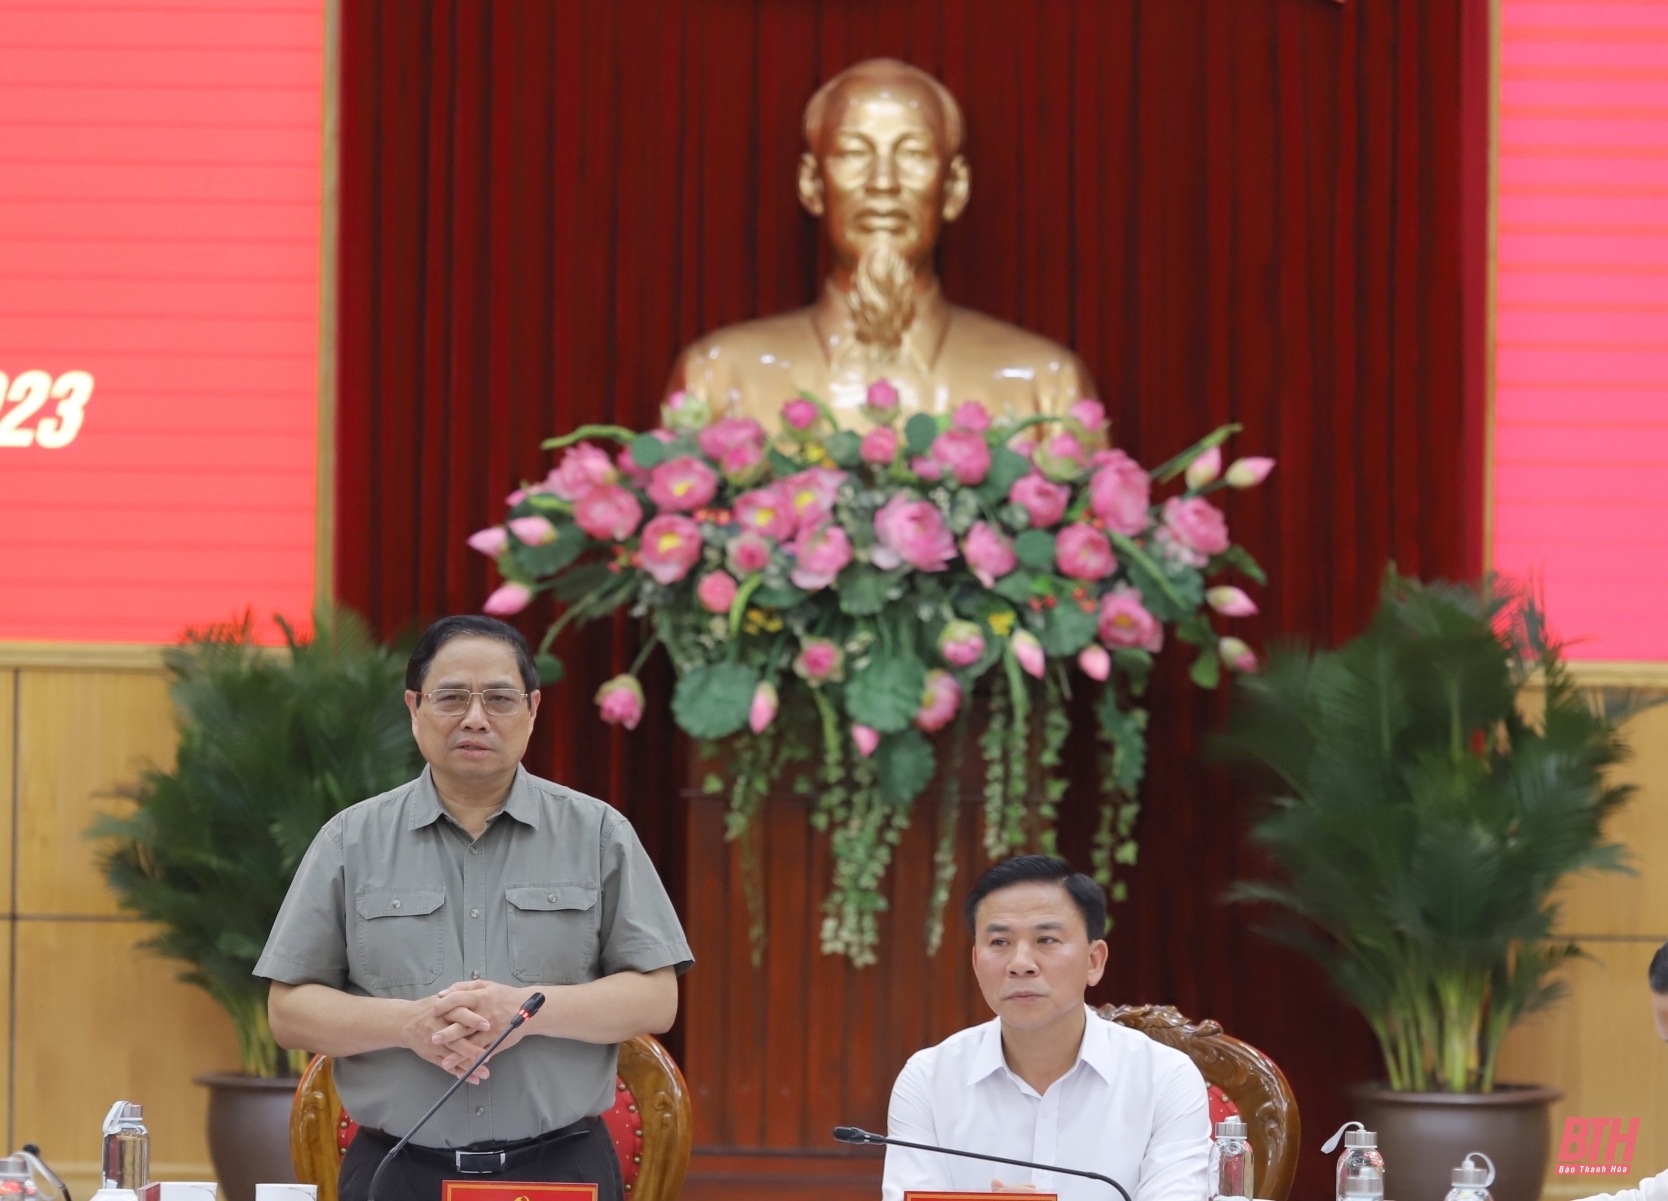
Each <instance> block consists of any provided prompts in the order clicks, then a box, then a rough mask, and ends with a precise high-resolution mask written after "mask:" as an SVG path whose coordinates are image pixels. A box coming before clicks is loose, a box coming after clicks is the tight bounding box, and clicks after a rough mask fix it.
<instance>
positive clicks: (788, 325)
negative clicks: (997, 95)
mask: <svg viewBox="0 0 1668 1201" xmlns="http://www.w3.org/2000/svg"><path fill="white" fill-rule="evenodd" d="M961 140H962V116H961V107H960V106H959V105H958V104H957V103H956V99H955V97H954V96H952V95H951V94H950V92H949V89H947V88H946V87H945V86H944V85H943V84H941V83H939V82H938V80H936V79H934V78H933V77H932V76H931V75H928V74H927V73H926V72H925V71H922V70H920V69H919V68H917V67H912V66H910V65H909V64H907V63H902V62H898V61H897V60H895V59H889V58H872V59H868V60H867V61H865V62H860V63H857V64H856V65H854V66H851V67H848V68H846V69H845V70H844V71H842V72H840V74H838V75H836V76H835V77H834V78H833V79H830V80H829V81H828V82H827V83H825V84H824V85H823V86H822V87H821V88H819V89H818V90H817V93H816V95H814V96H812V97H811V101H810V103H809V104H807V105H806V106H805V142H806V145H807V147H808V149H807V150H806V152H805V153H804V155H802V156H801V158H800V161H799V202H800V203H801V204H803V205H804V206H805V210H806V211H807V212H808V213H810V214H811V215H812V216H813V217H816V218H817V220H818V223H819V224H820V225H821V227H822V232H823V236H824V237H826V238H827V239H828V245H829V249H830V250H831V251H832V258H833V263H834V270H833V274H832V275H831V276H830V277H829V279H828V280H827V281H826V283H825V284H824V286H823V291H822V296H821V298H820V299H819V300H818V301H817V303H816V304H814V305H812V306H811V307H810V308H804V309H794V310H793V311H791V312H787V313H780V314H778V315H776V316H774V317H764V318H760V319H759V320H756V321H744V322H742V323H741V324H739V325H732V326H728V327H726V328H724V329H721V330H718V331H716V332H715V333H711V334H708V335H707V336H706V337H704V338H701V339H700V340H698V341H697V342H695V343H694V344H693V345H692V346H690V347H689V348H688V349H686V350H685V351H684V352H683V354H682V355H680V356H679V359H678V362H677V365H676V366H675V367H674V368H673V371H672V381H671V384H670V386H669V387H668V391H669V392H672V391H677V390H679V389H682V390H686V391H689V392H692V393H694V394H696V395H698V396H701V397H704V398H705V399H706V400H707V401H708V402H709V403H710V404H711V406H712V408H713V411H714V413H715V415H720V416H723V415H731V416H748V417H754V418H756V419H758V420H760V421H761V422H763V423H764V424H765V426H766V428H768V429H775V428H776V422H777V419H778V415H779V413H780V411H781V407H782V405H783V403H784V402H786V401H788V400H792V399H793V398H794V396H795V395H796V394H797V393H798V392H799V391H800V390H801V389H803V390H805V391H807V392H811V393H814V394H815V395H817V396H818V397H820V398H821V399H823V400H824V401H826V402H828V403H829V404H830V405H831V406H833V407H834V408H835V409H836V410H844V411H849V410H853V409H856V408H857V407H858V406H859V405H861V404H862V403H863V399H864V397H865V395H866V394H867V391H868V387H869V385H870V384H872V383H874V382H875V381H877V380H880V379H885V380H887V381H889V382H890V383H891V384H892V385H893V386H894V387H895V388H897V390H898V393H899V401H900V404H901V407H902V408H903V409H904V410H905V411H906V412H913V411H925V412H928V413H945V412H949V411H950V410H952V409H954V408H955V406H956V405H958V404H960V403H961V402H963V401H966V400H977V401H979V402H981V403H982V404H983V405H985V407H986V408H988V409H990V410H991V411H992V412H994V413H1002V412H1007V411H1012V412H1013V413H1014V414H1016V415H1020V416H1023V415H1027V414H1031V413H1063V412H1064V411H1065V410H1066V409H1067V408H1068V407H1070V405H1071V403H1072V402H1073V401H1075V400H1078V399H1080V398H1082V397H1083V396H1086V395H1093V383H1092V381H1091V380H1090V379H1089V373H1088V372H1087V371H1086V370H1085V369H1084V367H1083V364H1082V362H1081V361H1080V360H1079V359H1078V357H1077V356H1076V355H1075V354H1073V353H1072V352H1071V351H1069V350H1067V349H1066V348H1065V347H1063V346H1060V345H1058V344H1057V343H1054V342H1051V341H1049V340H1048V339H1047V338H1044V337H1041V336H1039V335H1037V334H1033V333H1030V332H1028V331H1026V330H1023V329H1020V328H1019V327H1018V326H1014V325H1009V324H1008V323H1007V322H1005V321H998V320H997V319H996V318H994V317H988V316H986V315H985V314H983V313H976V312H974V311H973V310H971V309H964V308H958V307H957V306H955V305H952V304H950V303H949V302H948V301H946V300H945V299H944V295H943V293H942V292H941V291H940V290H939V286H938V276H937V274H936V273H935V272H934V271H933V259H932V256H933V248H934V247H935V246H936V245H937V243H938V236H939V234H940V232H941V231H942V230H943V228H944V225H945V224H946V223H948V222H950V221H954V220H955V219H956V218H957V217H958V216H960V215H961V211H962V210H963V209H964V208H966V207H967V199H968V192H969V184H970V178H969V172H968V167H967V160H966V159H965V158H963V157H962V155H961Z"/></svg>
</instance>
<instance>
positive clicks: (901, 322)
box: [846, 238, 915, 359]
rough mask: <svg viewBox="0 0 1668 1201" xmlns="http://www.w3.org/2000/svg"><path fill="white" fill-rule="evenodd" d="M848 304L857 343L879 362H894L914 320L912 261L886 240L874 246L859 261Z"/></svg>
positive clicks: (847, 300)
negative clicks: (905, 332) (855, 328)
mask: <svg viewBox="0 0 1668 1201" xmlns="http://www.w3.org/2000/svg"><path fill="white" fill-rule="evenodd" d="M846 303H847V304H849V305H850V306H851V319H852V323H853V324H854V325H855V326H856V327H857V341H858V342H859V343H861V344H862V345H864V346H866V347H868V348H869V350H870V352H871V353H873V354H875V355H876V357H877V358H881V359H889V358H891V357H892V356H893V355H895V354H896V353H897V351H898V347H899V346H900V345H902V343H903V336H904V331H905V330H907V329H908V328H909V323H910V322H911V321H913V320H915V271H914V269H913V268H911V267H910V265H909V260H908V259H906V258H904V256H903V255H901V254H899V253H898V252H897V249H896V248H895V247H894V246H893V245H892V243H891V242H890V241H888V240H887V239H884V238H882V239H880V240H879V241H877V242H876V243H874V245H872V246H870V247H869V248H868V249H867V250H865V251H864V252H863V254H862V257H860V258H859V259H858V260H857V270H856V271H855V272H853V274H852V287H851V291H850V293H848V294H847V296H846Z"/></svg>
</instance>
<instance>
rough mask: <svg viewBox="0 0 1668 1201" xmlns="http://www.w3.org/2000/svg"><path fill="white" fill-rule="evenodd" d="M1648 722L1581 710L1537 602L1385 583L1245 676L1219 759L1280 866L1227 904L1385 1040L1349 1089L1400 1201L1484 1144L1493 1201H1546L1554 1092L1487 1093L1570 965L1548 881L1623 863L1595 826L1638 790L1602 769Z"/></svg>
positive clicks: (1618, 711) (1607, 700) (1599, 704)
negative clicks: (1329, 642)
mask: <svg viewBox="0 0 1668 1201" xmlns="http://www.w3.org/2000/svg"><path fill="white" fill-rule="evenodd" d="M1531 693H1532V694H1533V695H1526V694H1531ZM1637 707H1638V704H1637V702H1636V701H1635V700H1634V698H1633V697H1631V696H1629V695H1625V694H1619V693H1614V692H1612V693H1607V694H1600V695H1596V696H1588V695H1583V693H1582V692H1581V691H1580V690H1579V689H1578V688H1577V687H1576V686H1575V684H1574V682H1573V681H1572V679H1571V677H1570V674H1569V671H1568V669H1567V668H1566V667H1565V666H1564V663H1563V661H1562V657H1561V654H1560V647H1559V645H1558V644H1557V643H1556V642H1554V641H1553V640H1552V639H1551V638H1549V637H1548V635H1547V632H1546V627H1545V625H1544V622H1543V620H1542V615H1541V612H1540V610H1539V608H1538V607H1537V606H1536V605H1535V604H1534V603H1533V602H1532V598H1528V597H1526V596H1512V595H1510V594H1508V593H1507V592H1504V591H1496V590H1494V589H1493V588H1492V587H1491V586H1489V585H1484V586H1481V587H1468V586H1461V585H1451V584H1432V585H1425V584H1420V583H1418V582H1417V581H1414V580H1410V579H1406V578H1403V577H1400V576H1398V575H1397V574H1396V573H1395V572H1394V570H1393V569H1392V571H1391V573H1390V574H1389V576H1388V577H1387V579H1386V582H1385V587H1384V594H1383V598H1382V602H1381V605H1380V608H1379V611H1378V614H1377V616H1376V618H1375V619H1374V621H1373V623H1372V625H1371V627H1370V628H1369V629H1368V630H1367V631H1366V632H1365V633H1363V634H1362V635H1361V636H1360V637H1358V638H1356V639H1354V640H1353V641H1352V642H1349V643H1348V644H1346V645H1345V646H1343V647H1341V648H1340V649H1338V650H1335V651H1318V650H1313V649H1307V648H1303V647H1296V648H1289V649H1286V650H1284V651H1279V652H1276V653H1275V654H1273V655H1272V656H1271V657H1270V660H1269V663H1268V666H1267V670H1266V671H1265V672H1264V673H1263V674H1262V675H1260V676H1256V677H1247V678H1244V679H1242V680H1241V682H1240V685H1239V695H1238V697H1237V703H1236V705H1235V712H1234V720H1233V722H1232V725H1231V731H1230V733H1229V735H1228V736H1227V738H1226V746H1227V749H1228V751H1229V753H1230V754H1231V755H1233V756H1235V757H1238V758H1240V759H1242V760H1246V761H1250V762H1253V763H1255V764H1259V765H1261V767H1263V768H1265V769H1267V770H1268V771H1269V772H1271V773H1272V775H1273V777H1275V779H1276V780H1277V787H1276V791H1275V795H1274V797H1273V801H1272V804H1270V805H1269V806H1268V807H1267V808H1266V809H1265V810H1264V811H1263V812H1262V813H1261V814H1260V815H1259V816H1258V817H1257V818H1256V819H1255V820H1254V822H1253V824H1252V828H1251V837H1252V839H1253V841H1254V842H1255V843H1257V844H1258V845H1259V846H1260V847H1261V848H1262V849H1263V851H1265V852H1266V854H1267V857H1268V859H1269V861H1270V862H1271V864H1272V866H1273V868H1274V869H1275V874H1274V876H1273V877H1272V878H1269V879H1263V880H1255V881H1245V882H1241V883H1239V884H1237V885H1236V886H1235V887H1234V889H1233V890H1232V892H1231V894H1230V895H1231V896H1232V897H1233V898H1234V899H1237V900H1241V901H1260V902H1266V903H1268V904H1270V905H1272V906H1275V907H1276V908H1277V910H1279V911H1280V912H1281V913H1282V915H1283V916H1282V919H1281V920H1280V921H1278V922H1277V923H1276V924H1275V925H1274V926H1272V927H1271V928H1270V929H1269V930H1267V931H1266V932H1267V933H1270V934H1272V935H1273V936H1275V937H1277V938H1279V939H1281V940H1283V941H1285V942H1287V943H1289V944H1290V945H1293V946H1296V947H1297V948H1299V949H1301V950H1303V951H1305V952H1307V953H1308V954H1310V955H1312V956H1313V957H1314V958H1315V959H1316V960H1318V961H1319V962H1320V964H1321V965H1322V966H1323V967H1324V968H1325V969H1326V971H1327V972H1328V973H1329V974H1330V976H1331V979H1332V982H1333V984H1334V985H1335V986H1336V987H1337V988H1338V990H1339V991H1340V992H1341V993H1342V994H1343V996H1344V997H1345V998H1346V999H1347V1000H1348V1001H1349V1002H1350V1004H1352V1005H1353V1006H1354V1007H1355V1008H1356V1009H1358V1010H1359V1011H1360V1012H1361V1014H1362V1016H1364V1017H1365V1018H1366V1020H1367V1024H1368V1025H1369V1026H1370V1027H1371V1028H1372V1031H1373V1034H1374V1035H1375V1036H1376V1037H1377V1039H1378V1043H1379V1047H1380V1049H1381V1050H1382V1052H1383V1055H1384V1065H1385V1072H1386V1075H1387V1077H1388V1079H1387V1080H1386V1081H1385V1082H1383V1083H1375V1084H1366V1085H1360V1086H1357V1087H1356V1088H1355V1089H1354V1090H1352V1091H1353V1093H1354V1096H1355V1100H1356V1103H1357V1107H1358V1108H1357V1114H1356V1116H1358V1117H1359V1118H1360V1119H1361V1120H1362V1121H1363V1122H1365V1123H1366V1124H1367V1126H1368V1128H1369V1129H1376V1130H1377V1131H1378V1132H1379V1143H1380V1146H1381V1147H1382V1148H1383V1150H1384V1156H1385V1161H1386V1164H1387V1165H1388V1171H1389V1173H1390V1174H1391V1180H1390V1193H1391V1195H1393V1196H1398V1197H1410V1198H1420V1197H1439V1196H1442V1195H1443V1194H1444V1193H1445V1192H1446V1191H1447V1189H1448V1187H1449V1185H1448V1172H1449V1169H1450V1168H1452V1167H1454V1166H1455V1165H1457V1164H1458V1163H1459V1161H1460V1158H1461V1157H1462V1156H1463V1155H1464V1154H1465V1153H1466V1152H1467V1151H1472V1150H1483V1151H1486V1152H1487V1153H1488V1154H1489V1155H1490V1156H1492V1157H1493V1158H1494V1161H1495V1163H1496V1164H1497V1165H1498V1168H1499V1175H1498V1178H1497V1181H1496V1183H1495V1186H1494V1195H1495V1197H1496V1198H1498V1201H1534V1198H1536V1197H1537V1196H1539V1194H1540V1191H1541V1185H1542V1182H1543V1180H1544V1178H1545V1171H1546V1158H1547V1149H1548V1116H1547V1106H1548V1105H1549V1104H1550V1103H1551V1102H1552V1101H1554V1100H1556V1099H1557V1098H1558V1097H1559V1096H1560V1094H1559V1093H1557V1092H1556V1091H1554V1090H1552V1089H1547V1088H1538V1087H1533V1086H1526V1085H1518V1084H1503V1083H1501V1082H1500V1081H1499V1080H1497V1078H1496V1070H1497V1065H1498V1062H1499V1055H1500V1047H1501V1043H1502V1042H1503V1041H1504V1039H1505V1037H1506V1034H1507V1032H1508V1031H1509V1030H1510V1029H1511V1028H1512V1026H1513V1025H1514V1024H1515V1023H1516V1022H1517V1021H1518V1020H1519V1019H1521V1018H1522V1017H1524V1016H1525V1015H1526V1014H1528V1013H1530V1012H1532V1011H1534V1010H1536V1009H1539V1008H1542V1007H1544V1006H1546V1005H1547V1004H1549V1003H1550V1002H1552V1001H1554V1000H1556V999H1557V997H1558V996H1559V995H1560V993H1561V991H1562V988H1563V986H1562V984H1561V983H1560V982H1559V981H1557V980H1556V979H1555V978H1554V973H1555V971H1556V969H1557V968H1558V967H1559V965H1560V964H1562V963H1564V962H1565V961H1566V960H1568V959H1569V958H1570V957H1571V956H1575V955H1578V954H1580V953H1581V952H1580V950H1579V948H1577V947H1576V946H1575V945H1573V944H1572V943H1570V942H1569V941H1568V940H1566V939H1562V938H1559V937H1557V936H1556V935H1555V933H1554V926H1555V924H1556V919H1557V906H1556V905H1555V904H1554V903H1553V901H1552V893H1553V891H1554V889H1555V888H1556V887H1557V885H1558V884H1559V882H1560V881H1562V880H1564V879H1565V878H1566V877H1568V876H1570V875H1571V874H1572V873H1578V872H1615V871H1625V870H1627V869H1626V867H1625V865H1624V862H1623V851H1622V848H1621V847H1620V846H1618V845H1617V844H1615V843H1611V842H1607V841H1606V840H1605V837H1604V832H1603V826H1604V820H1605V818H1606V816H1607V815H1608V814H1610V813H1611V812H1613V811H1614V810H1615V809H1616V807H1617V806H1619V805H1621V804H1622V803H1623V802H1624V801H1625V800H1626V798H1627V796H1628V794H1629V792H1630V791H1631V790H1630V789H1629V788H1628V787H1625V786H1622V785H1618V784H1615V783H1612V782H1609V781H1608V780H1607V779H1606V771H1607V769H1609V768H1611V767H1613V766H1614V765H1615V764H1617V763H1619V762H1621V761H1622V759H1623V758H1624V757H1625V755H1626V747H1625V745H1624V743H1623V741H1622V739H1621V737H1620V735H1619V733H1618V728H1619V726H1620V723H1621V722H1622V721H1623V720H1625V718H1626V716H1627V715H1628V714H1629V713H1630V712H1631V711H1633V710H1634V709H1636V708H1637ZM1537 709H1538V710H1539V712H1538V713H1535V710H1537Z"/></svg>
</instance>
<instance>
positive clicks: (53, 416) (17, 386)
mask: <svg viewBox="0 0 1668 1201" xmlns="http://www.w3.org/2000/svg"><path fill="white" fill-rule="evenodd" d="M92 396H93V377H92V376H91V375H89V374H88V373H87V372H85V371H66V372H64V374H62V375H60V376H59V377H58V378H57V379H53V378H52V377H51V376H50V375H48V374H47V373H46V372H44V371H24V372H21V373H19V375H18V377H17V378H16V379H14V380H11V381H8V380H7V379H6V373H5V372H4V371H0V450H8V449H12V448H20V447H25V446H39V447H43V448H44V449H46V450H62V449H63V448H64V447H66V446H68V445H69V444H70V443H71V442H74V441H75V436H76V435H77V434H79V433H80V432H81V422H82V421H83V420H85V418H86V416H87V402H88V401H89V400H91V399H92ZM49 400H50V401H56V402H57V406H56V407H55V408H54V409H53V410H52V412H50V413H48V414H46V415H45V416H40V411H41V409H43V408H44V407H45V406H46V403H47V401H49ZM30 421H33V422H34V425H33V426H30V425H29V424H27V423H28V422H30Z"/></svg>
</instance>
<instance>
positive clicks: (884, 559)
mask: <svg viewBox="0 0 1668 1201" xmlns="http://www.w3.org/2000/svg"><path fill="white" fill-rule="evenodd" d="M875 537H876V538H877V539H878V540H879V542H880V545H879V546H878V547H876V548H875V551H874V555H873V558H874V563H875V566H876V567H879V568H880V569H881V570H883V571H885V570H889V569H890V568H892V567H896V566H897V565H898V564H899V563H900V562H902V563H908V564H909V565H910V566H911V567H913V568H915V569H916V570H917V571H943V570H944V567H945V565H946V564H947V563H949V561H950V560H951V559H953V558H955V557H956V540H955V538H954V536H952V535H951V533H950V530H949V527H947V526H946V525H945V524H944V514H942V513H940V512H939V511H938V506H937V505H935V504H933V503H932V502H930V501H925V500H910V499H909V497H908V496H907V495H906V494H904V493H901V492H900V493H899V494H898V495H896V496H894V497H893V498H892V499H891V500H889V501H887V502H886V505H885V507H884V508H882V509H881V510H880V512H878V513H876V514H875Z"/></svg>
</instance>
